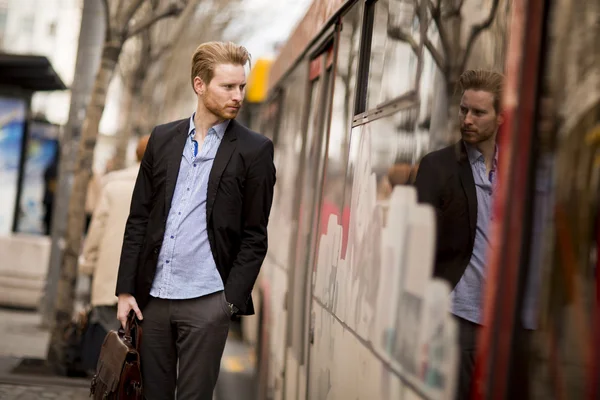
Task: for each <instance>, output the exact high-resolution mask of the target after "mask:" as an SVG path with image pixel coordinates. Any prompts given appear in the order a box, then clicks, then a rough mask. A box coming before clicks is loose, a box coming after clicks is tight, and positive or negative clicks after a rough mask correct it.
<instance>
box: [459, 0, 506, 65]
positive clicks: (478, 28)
mask: <svg viewBox="0 0 600 400" xmlns="http://www.w3.org/2000/svg"><path fill="white" fill-rule="evenodd" d="M499 4H500V0H493V3H492V8H491V9H490V13H489V15H488V16H487V18H486V19H485V20H484V21H483V22H482V23H480V24H477V25H474V26H473V27H472V28H471V35H470V36H469V40H468V41H467V46H466V47H465V52H464V54H463V57H462V61H461V62H460V64H459V65H460V70H461V71H464V70H465V68H466V66H467V61H468V60H469V55H470V53H471V50H472V49H473V45H474V44H475V41H476V40H477V38H478V37H479V35H480V34H481V32H483V31H484V30H486V29H487V28H489V27H490V25H492V22H494V18H495V17H496V12H497V11H498V5H499Z"/></svg>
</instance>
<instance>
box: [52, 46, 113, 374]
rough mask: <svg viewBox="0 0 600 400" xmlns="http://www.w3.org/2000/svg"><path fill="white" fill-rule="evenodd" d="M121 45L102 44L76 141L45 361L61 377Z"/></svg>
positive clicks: (63, 372)
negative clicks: (90, 188)
mask: <svg viewBox="0 0 600 400" xmlns="http://www.w3.org/2000/svg"><path fill="white" fill-rule="evenodd" d="M121 48H122V43H118V42H113V43H105V45H104V49H103V51H102V60H101V64H100V70H99V71H98V75H97V76H96V82H95V84H94V89H93V92H92V98H91V100H90V103H89V104H88V107H87V110H86V118H85V122H84V124H83V133H82V135H81V140H80V141H79V150H78V153H77V161H76V163H75V168H76V169H75V180H74V182H73V191H72V193H71V199H70V201H69V212H68V218H67V236H66V245H67V246H66V248H65V251H64V254H63V262H62V270H61V274H60V280H59V281H58V293H57V297H56V301H55V325H54V327H53V329H52V334H51V338H50V347H49V349H48V362H49V363H50V364H51V365H52V366H53V367H54V368H55V369H56V370H57V371H59V372H61V373H62V374H63V375H64V374H65V372H66V371H64V367H65V358H64V357H65V352H64V349H65V348H66V342H65V337H64V332H65V329H66V328H67V326H68V324H69V322H70V321H71V315H72V313H73V298H74V297H75V283H76V281H77V258H78V256H79V252H80V249H81V240H82V235H83V227H84V217H85V212H84V206H85V197H86V191H87V185H88V182H89V180H90V177H91V174H92V161H93V157H94V146H95V145H96V137H97V136H98V126H99V125H100V118H101V117H102V113H103V111H104V105H105V103H106V92H107V90H108V85H109V83H110V80H111V79H112V76H113V74H114V71H115V67H116V65H117V61H118V58H119V54H120V52H121Z"/></svg>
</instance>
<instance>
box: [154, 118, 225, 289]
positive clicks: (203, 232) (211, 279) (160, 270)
mask: <svg viewBox="0 0 600 400" xmlns="http://www.w3.org/2000/svg"><path fill="white" fill-rule="evenodd" d="M228 125H229V121H225V122H223V123H220V124H218V125H215V126H213V127H212V128H210V130H209V131H208V134H207V135H206V138H205V139H204V143H203V144H202V146H201V147H200V148H199V146H198V142H197V141H196V140H194V134H195V133H196V128H195V126H194V115H192V117H191V118H190V129H189V131H188V138H187V141H186V145H185V146H184V148H183V154H182V157H181V163H180V167H179V174H178V175H177V183H176V185H175V192H174V193H173V201H172V202H171V208H170V210H169V216H168V218H167V224H166V229H165V236H164V238H163V243H162V247H161V250H160V254H159V257H158V263H157V267H156V275H155V276H154V282H153V283H152V289H151V290H150V295H151V296H153V297H159V298H162V299H191V298H195V297H200V296H205V295H208V294H211V293H215V292H218V291H221V290H223V280H222V279H221V276H220V275H219V272H218V271H217V265H216V263H215V260H214V258H213V254H212V252H211V249H210V243H209V242H208V233H207V221H206V197H207V191H208V178H209V175H210V171H211V169H212V166H213V162H214V159H215V155H216V154H217V150H218V148H219V145H220V144H221V140H222V139H223V136H224V135H225V129H227V126H228Z"/></svg>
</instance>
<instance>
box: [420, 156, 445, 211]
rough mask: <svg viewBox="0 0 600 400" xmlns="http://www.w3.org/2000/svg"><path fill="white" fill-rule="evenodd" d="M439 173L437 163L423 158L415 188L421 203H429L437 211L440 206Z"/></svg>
mask: <svg viewBox="0 0 600 400" xmlns="http://www.w3.org/2000/svg"><path fill="white" fill-rule="evenodd" d="M439 179H440V177H439V173H438V171H436V168H435V162H432V160H431V158H430V157H428V156H425V157H423V159H422V160H421V162H420V164H419V170H418V172H417V178H416V179H415V187H416V189H417V197H418V199H419V202H420V203H428V204H431V205H432V206H434V207H435V208H436V209H437V208H438V206H439V201H440V199H439V183H438V182H439Z"/></svg>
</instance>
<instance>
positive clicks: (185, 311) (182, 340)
mask: <svg viewBox="0 0 600 400" xmlns="http://www.w3.org/2000/svg"><path fill="white" fill-rule="evenodd" d="M143 314H144V320H143V322H142V327H143V337H142V347H141V353H140V357H141V361H142V383H143V385H144V397H145V398H146V399H148V400H154V399H156V400H169V399H175V391H176V390H177V400H191V399H194V400H199V399H201V400H212V398H213V391H214V388H215V385H216V383H217V378H218V376H219V369H220V365H221V357H222V355H223V350H224V348H225V342H226V341H227V334H228V332H229V321H230V316H229V311H228V308H227V304H226V300H225V295H224V293H223V292H217V293H213V294H209V295H206V296H202V297H198V298H195V299H189V300H165V299H158V298H151V299H150V301H149V303H148V305H147V306H146V308H145V309H144V310H143Z"/></svg>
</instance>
